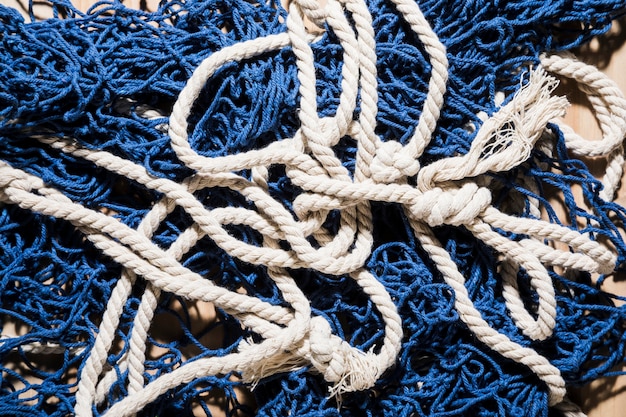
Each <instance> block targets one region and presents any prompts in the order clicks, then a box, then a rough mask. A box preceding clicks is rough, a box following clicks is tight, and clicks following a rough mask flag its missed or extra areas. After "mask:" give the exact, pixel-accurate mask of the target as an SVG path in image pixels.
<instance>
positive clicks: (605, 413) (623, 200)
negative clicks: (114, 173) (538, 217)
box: [0, 0, 626, 417]
mask: <svg viewBox="0 0 626 417" xmlns="http://www.w3.org/2000/svg"><path fill="white" fill-rule="evenodd" d="M94 2H95V0H73V3H74V4H75V5H77V6H78V7H79V8H80V9H82V10H87V9H88V8H89V6H90V5H91V4H93V3H94ZM0 3H2V4H5V5H8V6H11V7H15V8H17V9H18V10H22V11H23V12H26V11H27V9H26V8H25V7H24V4H27V0H0ZM125 3H126V5H128V6H129V7H141V6H142V5H143V4H145V3H146V0H126V2H125ZM151 3H152V4H154V3H153V0H148V1H147V4H148V5H150V4H151ZM38 10H39V12H37V11H38ZM44 10H45V9H43V8H39V9H36V15H39V13H45V11H44ZM42 17H43V15H42ZM577 55H578V56H579V57H580V58H581V59H582V60H583V61H585V62H587V63H590V64H594V65H596V66H598V67H599V68H600V69H601V70H602V71H603V72H605V73H606V74H608V75H609V77H610V78H612V79H613V80H615V81H616V82H617V83H618V85H619V86H620V87H621V89H622V91H626V20H623V21H621V22H616V24H614V26H613V28H612V30H611V32H610V33H608V34H607V35H605V36H604V37H602V38H601V39H594V40H593V41H592V42H591V44H590V45H588V46H587V47H585V48H584V49H582V50H580V51H577ZM561 93H565V94H566V95H567V97H568V99H569V100H570V102H571V103H572V107H571V108H570V110H569V111H568V114H567V117H566V120H567V122H568V124H569V125H570V126H572V127H573V128H574V129H575V130H576V131H577V132H578V133H579V134H581V135H582V136H583V137H585V138H600V130H599V128H598V126H597V124H596V122H595V120H594V118H593V115H592V113H591V112H590V111H589V104H588V102H587V101H586V99H585V98H584V96H583V95H582V94H580V93H578V92H577V91H576V90H575V89H574V88H572V86H571V85H570V86H569V88H567V89H564V90H563V91H561ZM589 163H590V164H592V165H594V169H596V170H597V172H598V174H601V171H602V164H601V163H597V162H594V161H589ZM623 183H624V184H625V186H624V189H623V190H621V191H620V195H619V196H618V202H620V204H622V205H626V178H625V179H624V181H623ZM606 289H607V290H609V291H611V292H614V293H617V294H623V295H626V278H624V277H616V278H615V279H611V280H608V282H607V284H606ZM571 395H572V399H574V400H575V402H577V403H578V404H580V405H581V406H582V408H583V410H584V411H585V412H586V413H588V416H589V417H622V416H626V376H625V377H618V378H603V379H600V380H598V381H595V382H594V383H592V384H590V385H588V386H585V387H582V388H580V389H577V390H575V391H573V392H572V393H571Z"/></svg>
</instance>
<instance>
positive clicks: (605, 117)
mask: <svg viewBox="0 0 626 417" xmlns="http://www.w3.org/2000/svg"><path fill="white" fill-rule="evenodd" d="M541 63H542V65H543V66H544V67H545V68H546V70H547V71H550V72H552V73H555V74H558V75H561V76H564V77H567V78H570V79H572V80H574V81H576V83H577V85H578V88H579V89H580V90H581V91H582V92H583V93H585V94H586V95H587V98H588V99H589V102H590V103H591V106H592V108H593V111H594V115H595V117H596V120H597V121H598V124H599V125H600V130H601V132H602V139H601V140H593V141H589V140H586V139H584V138H582V137H580V136H579V135H578V134H577V133H575V132H574V130H573V129H572V128H571V127H569V126H567V125H565V123H563V122H560V123H559V125H560V127H561V129H562V130H563V133H564V137H565V141H566V143H567V147H568V149H569V150H570V151H571V152H572V153H573V154H575V155H580V156H586V157H604V158H607V161H608V164H607V167H606V172H605V175H604V178H603V180H602V183H603V184H604V187H605V188H604V189H603V190H602V191H601V193H600V197H601V198H603V199H605V200H609V201H611V200H613V198H615V193H616V191H617V189H618V187H619V182H620V180H621V178H622V175H623V172H624V168H623V167H624V149H623V142H624V138H625V137H626V99H625V98H624V94H623V93H622V91H621V90H620V88H619V87H618V86H617V84H616V83H615V82H614V81H613V80H611V79H610V78H609V77H607V76H606V75H605V74H603V73H602V72H600V71H599V70H598V69H597V68H596V67H594V66H593V65H588V64H585V63H583V62H581V61H580V60H578V59H577V58H575V57H574V56H572V55H570V54H566V53H562V54H558V55H557V54H554V55H548V56H542V58H541Z"/></svg>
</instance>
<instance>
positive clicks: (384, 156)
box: [371, 141, 420, 183]
mask: <svg viewBox="0 0 626 417" xmlns="http://www.w3.org/2000/svg"><path fill="white" fill-rule="evenodd" d="M419 169H420V164H419V161H418V160H417V159H415V158H412V157H411V156H410V154H409V153H408V152H407V151H406V149H404V146H402V144H401V143H400V142H396V141H389V142H383V143H382V144H381V145H380V146H379V148H378V149H377V152H376V155H375V156H374V160H373V161H372V165H371V170H372V179H373V180H374V181H376V182H378V183H391V182H393V181H395V180H397V179H399V178H402V177H411V176H413V175H415V174H417V172H418V171H419Z"/></svg>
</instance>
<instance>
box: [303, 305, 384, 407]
mask: <svg viewBox="0 0 626 417" xmlns="http://www.w3.org/2000/svg"><path fill="white" fill-rule="evenodd" d="M309 343H310V355H311V363H312V364H313V366H314V367H315V369H317V370H318V371H319V372H320V373H321V374H322V375H323V376H324V379H325V380H326V381H327V382H331V383H334V386H333V387H332V388H331V390H330V394H331V395H334V396H339V397H340V396H341V394H343V393H346V392H354V391H362V390H366V389H369V388H371V387H373V386H374V384H375V383H376V381H377V380H378V378H379V377H380V374H381V372H380V370H379V369H378V366H377V365H376V358H375V355H374V354H373V353H371V352H368V353H363V352H362V351H360V350H359V349H357V348H354V347H352V346H350V344H348V343H347V342H346V341H344V340H342V339H341V338H339V337H338V336H335V335H333V334H332V332H331V329H330V325H329V324H328V322H327V321H326V320H325V319H324V318H323V317H319V316H318V317H313V319H311V330H310V335H309Z"/></svg>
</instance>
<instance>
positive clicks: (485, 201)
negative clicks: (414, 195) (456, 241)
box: [410, 182, 491, 227]
mask: <svg viewBox="0 0 626 417" xmlns="http://www.w3.org/2000/svg"><path fill="white" fill-rule="evenodd" d="M490 204H491V192H490V191H489V190H488V189H487V188H484V187H479V186H478V185H476V184H475V183H472V182H467V183H465V184H463V185H462V186H461V187H460V188H457V187H454V188H448V189H443V188H440V187H436V188H433V189H431V190H428V191H426V192H424V194H422V195H421V196H420V197H419V198H418V199H417V201H416V202H415V203H413V204H412V205H411V206H410V210H411V213H412V214H413V215H414V216H415V217H416V218H418V219H421V220H423V221H424V222H426V223H427V224H428V225H429V226H431V227H435V226H441V225H443V224H447V225H451V226H461V225H464V224H468V223H470V222H471V221H473V220H474V219H476V218H477V217H479V216H480V214H481V213H482V212H483V211H484V210H485V209H486V208H487V207H489V205H490Z"/></svg>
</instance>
